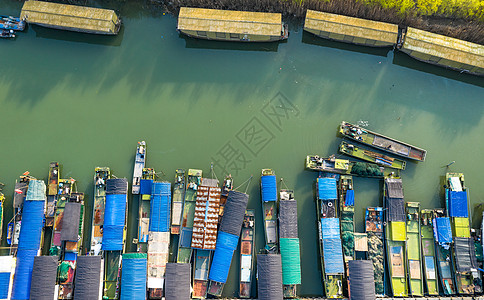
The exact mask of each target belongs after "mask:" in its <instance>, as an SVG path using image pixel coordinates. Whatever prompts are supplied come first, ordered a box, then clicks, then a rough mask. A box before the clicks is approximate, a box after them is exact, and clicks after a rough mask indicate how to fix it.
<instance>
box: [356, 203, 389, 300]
mask: <svg viewBox="0 0 484 300" xmlns="http://www.w3.org/2000/svg"><path fill="white" fill-rule="evenodd" d="M365 231H366V234H367V242H368V244H367V245H368V250H367V255H368V259H369V260H371V261H372V263H373V271H374V273H375V293H376V295H377V296H380V297H383V296H384V295H385V254H384V253H385V249H384V245H383V208H382V207H367V208H366V212H365ZM361 248H362V249H364V246H363V247H361Z"/></svg>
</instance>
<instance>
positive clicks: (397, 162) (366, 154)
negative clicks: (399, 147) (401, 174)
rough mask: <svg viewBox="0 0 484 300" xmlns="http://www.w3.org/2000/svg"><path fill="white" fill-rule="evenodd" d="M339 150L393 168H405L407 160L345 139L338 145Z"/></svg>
mask: <svg viewBox="0 0 484 300" xmlns="http://www.w3.org/2000/svg"><path fill="white" fill-rule="evenodd" d="M339 152H341V153H343V154H346V155H349V156H353V157H356V158H359V159H362V160H366V161H369V162H372V163H375V164H377V165H380V166H383V167H389V168H393V169H399V170H405V167H406V165H407V162H406V161H404V160H401V159H397V158H393V157H390V156H388V155H383V154H380V153H377V152H374V151H370V150H367V149H363V148H360V147H358V146H356V145H353V144H350V143H347V142H345V141H342V142H341V144H340V145H339Z"/></svg>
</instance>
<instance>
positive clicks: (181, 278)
mask: <svg viewBox="0 0 484 300" xmlns="http://www.w3.org/2000/svg"><path fill="white" fill-rule="evenodd" d="M165 277H166V279H165V298H166V299H170V300H187V299H190V295H191V291H190V287H191V284H190V283H191V268H190V264H184V263H168V264H166V275H165Z"/></svg>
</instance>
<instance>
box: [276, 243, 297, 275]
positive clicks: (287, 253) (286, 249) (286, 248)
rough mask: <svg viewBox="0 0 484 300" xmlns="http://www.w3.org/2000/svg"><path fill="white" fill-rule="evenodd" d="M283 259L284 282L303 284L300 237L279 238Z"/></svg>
mask: <svg viewBox="0 0 484 300" xmlns="http://www.w3.org/2000/svg"><path fill="white" fill-rule="evenodd" d="M279 244H280V250H281V260H282V283H283V284H301V254H300V251H299V239H298V238H294V239H291V238H280V239H279Z"/></svg>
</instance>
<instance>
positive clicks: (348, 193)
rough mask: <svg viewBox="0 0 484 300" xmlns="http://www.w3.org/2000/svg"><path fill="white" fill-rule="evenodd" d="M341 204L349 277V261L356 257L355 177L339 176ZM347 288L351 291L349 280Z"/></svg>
mask: <svg viewBox="0 0 484 300" xmlns="http://www.w3.org/2000/svg"><path fill="white" fill-rule="evenodd" d="M338 188H339V205H340V212H341V215H340V219H341V239H342V243H343V258H344V262H345V268H346V278H348V262H349V261H350V260H354V259H356V257H355V220H354V217H355V191H354V190H353V177H351V176H347V175H341V176H340V178H339V184H338ZM346 288H347V289H348V291H349V281H347V284H346Z"/></svg>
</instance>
